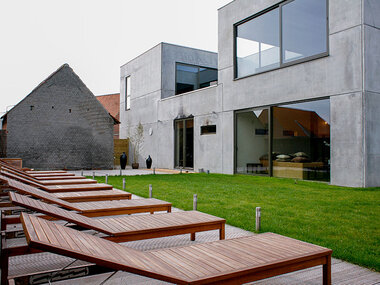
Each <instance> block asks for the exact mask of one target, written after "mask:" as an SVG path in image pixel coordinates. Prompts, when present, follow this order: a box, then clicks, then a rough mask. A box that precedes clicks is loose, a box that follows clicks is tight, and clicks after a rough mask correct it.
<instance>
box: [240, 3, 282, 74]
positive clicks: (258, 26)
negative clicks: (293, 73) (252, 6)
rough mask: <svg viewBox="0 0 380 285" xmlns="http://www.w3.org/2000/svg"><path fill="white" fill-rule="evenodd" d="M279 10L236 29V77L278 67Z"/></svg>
mask: <svg viewBox="0 0 380 285" xmlns="http://www.w3.org/2000/svg"><path fill="white" fill-rule="evenodd" d="M278 15H279V9H278V8H277V9H274V10H272V11H270V12H268V13H266V14H264V15H262V16H260V17H257V18H254V19H252V20H251V21H248V22H246V23H244V24H242V25H239V26H237V29H236V56H237V66H238V69H237V77H243V76H246V75H249V74H254V73H258V72H262V71H265V70H268V69H272V68H275V67H279V66H280V48H279V46H280V36H279V35H280V31H279V16H278Z"/></svg>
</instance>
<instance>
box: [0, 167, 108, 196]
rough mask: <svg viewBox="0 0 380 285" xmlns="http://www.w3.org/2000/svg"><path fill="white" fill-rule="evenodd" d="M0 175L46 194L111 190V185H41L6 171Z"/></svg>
mask: <svg viewBox="0 0 380 285" xmlns="http://www.w3.org/2000/svg"><path fill="white" fill-rule="evenodd" d="M0 174H1V175H3V176H5V177H9V178H11V179H14V180H17V181H21V182H22V183H25V184H28V185H31V186H34V187H36V188H39V189H42V190H44V191H46V192H50V193H57V192H78V191H97V190H112V188H113V187H112V185H108V184H105V183H96V184H71V185H43V184H41V183H39V182H38V181H37V182H34V181H32V180H30V179H27V178H24V177H22V176H20V175H16V174H13V173H10V172H7V171H3V170H1V171H0Z"/></svg>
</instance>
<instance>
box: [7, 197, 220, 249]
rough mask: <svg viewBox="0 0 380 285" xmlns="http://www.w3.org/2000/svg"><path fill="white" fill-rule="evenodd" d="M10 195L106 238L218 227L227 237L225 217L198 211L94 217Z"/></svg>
mask: <svg viewBox="0 0 380 285" xmlns="http://www.w3.org/2000/svg"><path fill="white" fill-rule="evenodd" d="M9 196H10V199H11V201H12V203H14V204H15V205H18V206H21V207H24V208H27V209H29V210H32V211H35V212H38V213H42V214H45V215H48V216H50V217H53V218H56V219H59V220H64V221H68V222H70V223H74V224H76V225H78V226H81V227H83V228H86V229H90V230H96V231H98V232H101V233H104V234H106V235H108V237H106V238H107V239H109V240H112V241H115V242H126V241H131V240H137V239H148V238H157V237H164V236H171V235H178V234H186V233H189V234H190V233H191V234H193V233H196V232H200V231H209V230H219V237H220V239H224V235H225V234H224V225H225V223H226V221H225V219H222V218H218V217H215V216H212V215H209V214H205V213H202V212H198V211H183V212H176V213H166V214H156V215H134V216H122V217H114V218H102V219H94V218H88V217H86V216H82V215H80V214H78V213H76V212H70V211H67V210H65V209H62V208H59V207H57V206H54V205H51V204H46V203H44V202H42V201H38V200H35V199H32V198H29V197H27V196H24V195H20V194H17V193H9ZM5 221H6V218H5ZM2 229H4V226H2ZM191 239H192V240H194V239H195V235H192V237H191Z"/></svg>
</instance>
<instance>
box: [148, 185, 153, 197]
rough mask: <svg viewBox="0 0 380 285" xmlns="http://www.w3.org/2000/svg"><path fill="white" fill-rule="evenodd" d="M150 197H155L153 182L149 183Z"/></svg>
mask: <svg viewBox="0 0 380 285" xmlns="http://www.w3.org/2000/svg"><path fill="white" fill-rule="evenodd" d="M149 198H153V187H152V184H149Z"/></svg>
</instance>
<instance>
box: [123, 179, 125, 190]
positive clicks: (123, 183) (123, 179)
mask: <svg viewBox="0 0 380 285" xmlns="http://www.w3.org/2000/svg"><path fill="white" fill-rule="evenodd" d="M123 190H125V178H123Z"/></svg>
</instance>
